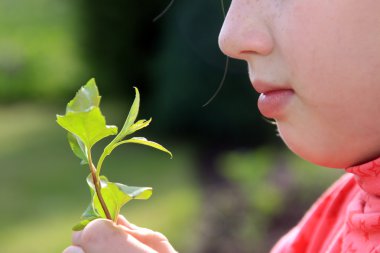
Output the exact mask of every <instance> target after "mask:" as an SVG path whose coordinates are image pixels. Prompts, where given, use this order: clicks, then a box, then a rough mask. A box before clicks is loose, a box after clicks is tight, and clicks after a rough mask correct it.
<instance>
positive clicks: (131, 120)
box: [57, 79, 172, 230]
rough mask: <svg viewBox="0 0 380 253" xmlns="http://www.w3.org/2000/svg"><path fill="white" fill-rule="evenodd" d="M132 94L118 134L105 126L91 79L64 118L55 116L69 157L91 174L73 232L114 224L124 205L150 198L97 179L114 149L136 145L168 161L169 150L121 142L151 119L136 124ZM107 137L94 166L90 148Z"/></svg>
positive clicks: (146, 190)
mask: <svg viewBox="0 0 380 253" xmlns="http://www.w3.org/2000/svg"><path fill="white" fill-rule="evenodd" d="M135 92H136V96H135V99H134V102H133V104H132V106H131V109H130V111H129V114H128V117H127V119H126V120H125V123H124V126H123V128H122V129H121V131H120V132H119V133H118V128H117V127H116V126H112V125H106V119H105V117H104V115H103V114H102V112H101V110H100V107H99V106H100V98H101V97H100V95H99V92H98V88H97V86H96V83H95V80H94V79H91V80H90V81H88V83H87V84H86V85H85V86H83V87H82V88H81V89H80V90H79V91H78V92H77V94H76V96H75V97H74V98H73V99H72V100H71V101H70V102H69V103H68V104H67V107H66V114H65V115H57V123H58V124H59V125H60V126H61V127H63V128H64V129H66V130H67V131H68V141H69V144H70V147H71V149H72V151H73V153H74V154H75V155H76V156H77V157H78V158H79V159H80V160H81V164H82V165H84V164H87V165H88V167H89V169H90V172H91V173H90V175H89V176H88V177H87V183H88V185H89V187H90V192H91V203H90V205H89V206H88V208H87V209H86V211H85V212H84V213H83V215H82V220H81V222H80V223H79V224H77V225H76V226H74V228H73V229H74V230H81V229H83V228H84V227H85V226H86V225H87V224H88V223H89V222H90V221H92V220H94V219H97V218H107V219H110V220H113V221H115V222H116V219H117V217H118V214H119V212H120V209H121V207H122V206H124V205H125V204H126V203H127V202H129V201H130V200H132V199H148V198H149V197H150V196H151V194H152V188H150V187H132V186H127V185H123V184H120V183H114V182H110V181H109V180H108V179H107V178H106V177H105V176H101V175H100V171H101V168H102V164H103V161H104V159H105V158H106V157H107V156H108V155H110V154H111V152H112V151H113V150H114V149H115V148H116V147H118V146H120V145H122V144H127V143H137V144H142V145H146V146H150V147H153V148H156V149H159V150H161V151H164V152H166V153H168V154H169V155H170V156H171V157H172V154H171V152H170V151H169V150H167V149H166V148H164V147H163V146H161V145H160V144H158V143H156V142H153V141H149V140H147V139H145V138H143V137H133V138H130V139H127V140H125V137H127V136H128V135H130V134H132V133H134V132H136V131H138V130H140V129H142V128H144V127H147V126H148V125H149V123H150V122H151V119H150V120H139V121H137V122H136V119H137V115H138V111H139V107H140V94H139V91H138V89H137V88H135ZM111 135H116V137H115V138H114V139H113V140H112V141H111V142H110V143H109V144H108V145H107V146H106V147H105V148H104V150H103V153H102V154H101V156H100V158H99V160H98V162H97V166H95V165H94V163H93V159H92V154H91V149H92V147H93V146H94V145H95V144H96V143H97V142H99V141H100V140H102V139H104V138H105V137H108V136H111Z"/></svg>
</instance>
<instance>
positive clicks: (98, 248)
mask: <svg viewBox="0 0 380 253" xmlns="http://www.w3.org/2000/svg"><path fill="white" fill-rule="evenodd" d="M72 243H73V245H72V246H70V247H68V248H66V249H65V250H64V251H63V253H126V252H128V253H177V252H176V251H175V250H174V248H173V247H172V246H171V245H170V243H169V241H168V240H167V239H166V237H165V236H164V235H162V234H161V233H158V232H154V231H152V230H149V229H146V228H140V227H137V226H136V225H133V224H131V223H129V222H128V221H127V220H126V219H125V218H124V217H123V216H119V218H118V221H117V225H115V224H114V223H113V222H112V221H110V220H105V219H97V220H94V221H92V222H90V223H89V224H88V225H87V226H86V228H85V229H84V230H83V231H80V232H75V233H74V234H73V238H72Z"/></svg>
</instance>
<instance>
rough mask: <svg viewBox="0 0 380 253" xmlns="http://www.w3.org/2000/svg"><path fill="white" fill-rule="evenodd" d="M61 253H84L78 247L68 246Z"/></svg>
mask: <svg viewBox="0 0 380 253" xmlns="http://www.w3.org/2000/svg"><path fill="white" fill-rule="evenodd" d="M62 253H84V251H83V249H82V248H80V247H78V246H69V247H67V248H66V249H65V250H64V251H63V252H62Z"/></svg>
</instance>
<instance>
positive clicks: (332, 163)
mask: <svg viewBox="0 0 380 253" xmlns="http://www.w3.org/2000/svg"><path fill="white" fill-rule="evenodd" d="M348 1H349V2H350V3H349V5H351V9H347V8H346V7H345V6H344V4H345V3H343V2H344V1H338V0H335V1H334V0H332V1H325V0H320V1H313V0H310V1H302V2H300V1H297V3H294V4H293V5H291V4H289V5H287V6H286V8H289V9H288V10H287V11H286V12H287V13H294V15H289V16H280V18H279V22H281V24H282V25H280V23H279V27H281V29H279V30H277V31H276V32H277V34H278V37H277V41H278V45H279V51H280V52H281V54H282V57H283V59H284V61H285V64H286V66H287V67H288V68H289V72H290V73H291V74H290V76H291V77H290V78H289V79H290V82H291V85H292V86H293V88H294V89H295V91H296V94H297V98H296V101H295V102H294V103H293V105H292V107H291V109H292V111H291V112H290V114H291V115H289V117H288V118H286V119H285V120H284V121H279V122H278V126H279V132H280V134H281V136H282V137H283V139H284V141H285V142H286V144H287V145H288V146H289V147H290V149H292V150H293V151H294V152H295V153H297V154H299V155H300V156H301V157H303V158H305V159H306V160H309V161H311V162H314V163H316V164H319V165H323V166H328V167H345V166H349V165H352V164H353V163H356V162H358V161H363V160H365V159H367V158H370V157H372V156H374V155H379V154H380V145H379V143H380V130H379V127H378V126H379V125H380V120H378V119H377V118H378V117H376V115H377V114H378V108H380V99H379V97H380V74H379V73H380V71H378V70H379V69H380V47H379V46H378V45H379V44H380V25H376V24H379V22H380V19H379V18H378V17H377V16H378V15H373V17H370V18H366V17H364V16H363V14H360V13H358V12H354V11H353V10H354V7H352V6H354V5H355V4H353V2H352V1H351V0H348ZM328 2H329V3H331V5H330V6H328V5H327V3H328ZM370 2H371V1H369V0H364V3H365V4H368V6H369V3H370ZM372 2H373V1H372ZM379 3H380V1H378V2H377V3H375V5H376V6H375V8H378V9H380V4H379ZM365 4H364V5H365ZM310 10H312V12H310ZM338 10H339V11H338ZM337 13H339V14H337ZM363 13H366V15H367V14H368V11H367V12H363Z"/></svg>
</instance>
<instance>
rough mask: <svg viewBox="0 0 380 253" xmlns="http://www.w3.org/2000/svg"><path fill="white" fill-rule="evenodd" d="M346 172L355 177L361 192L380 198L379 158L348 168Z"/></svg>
mask: <svg viewBox="0 0 380 253" xmlns="http://www.w3.org/2000/svg"><path fill="white" fill-rule="evenodd" d="M346 171H347V172H349V173H352V174H354V175H355V176H356V180H357V183H358V185H359V186H360V187H361V188H362V189H363V191H365V192H366V193H368V194H370V195H375V196H378V197H380V158H377V159H375V160H373V161H370V162H367V163H364V164H362V165H357V166H353V167H349V168H347V169H346Z"/></svg>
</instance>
